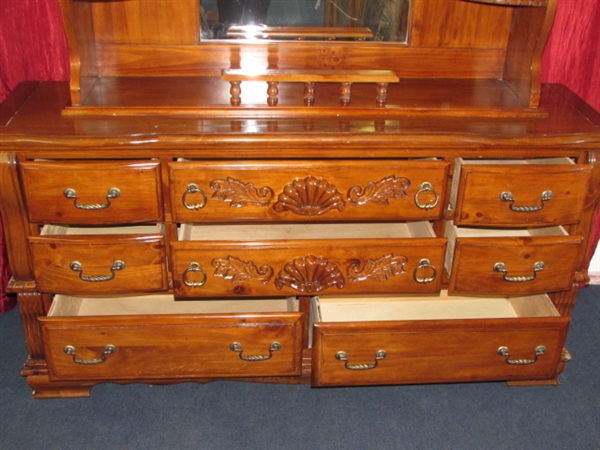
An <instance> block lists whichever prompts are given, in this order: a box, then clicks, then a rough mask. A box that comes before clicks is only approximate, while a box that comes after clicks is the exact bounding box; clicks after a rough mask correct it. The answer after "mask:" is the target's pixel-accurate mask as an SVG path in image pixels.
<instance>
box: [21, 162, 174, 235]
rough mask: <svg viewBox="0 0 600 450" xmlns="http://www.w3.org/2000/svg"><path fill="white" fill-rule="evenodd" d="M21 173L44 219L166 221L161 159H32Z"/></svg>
mask: <svg viewBox="0 0 600 450" xmlns="http://www.w3.org/2000/svg"><path fill="white" fill-rule="evenodd" d="M21 174H22V177H23V186H24V189H25V196H26V200H27V210H28V213H29V219H30V220H31V221H32V222H38V223H55V224H96V225H98V224H111V223H143V222H160V221H162V218H163V210H162V203H163V202H162V191H161V181H160V179H161V178H160V162H159V161H83V162H80V161H28V162H23V163H21Z"/></svg>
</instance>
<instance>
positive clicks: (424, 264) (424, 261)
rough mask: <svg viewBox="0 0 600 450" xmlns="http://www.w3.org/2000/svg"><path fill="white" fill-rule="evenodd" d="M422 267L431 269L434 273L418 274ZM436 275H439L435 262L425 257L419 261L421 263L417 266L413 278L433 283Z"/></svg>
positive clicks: (420, 281)
mask: <svg viewBox="0 0 600 450" xmlns="http://www.w3.org/2000/svg"><path fill="white" fill-rule="evenodd" d="M422 269H431V271H432V274H431V276H430V277H425V278H423V277H419V276H417V272H419V271H420V270H422ZM435 277H437V270H436V268H435V266H434V265H433V264H431V262H430V261H429V260H428V259H426V258H423V259H422V260H421V261H419V265H418V266H417V267H416V269H415V270H414V272H413V278H414V280H415V281H416V282H417V283H421V284H427V283H431V282H432V281H433V280H435Z"/></svg>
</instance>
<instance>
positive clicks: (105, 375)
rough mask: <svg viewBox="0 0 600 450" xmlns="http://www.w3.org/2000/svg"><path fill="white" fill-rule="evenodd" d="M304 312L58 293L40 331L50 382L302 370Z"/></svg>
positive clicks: (276, 304)
mask: <svg viewBox="0 0 600 450" xmlns="http://www.w3.org/2000/svg"><path fill="white" fill-rule="evenodd" d="M301 318H302V314H301V313H300V312H297V311H296V312H294V307H293V302H292V301H291V300H289V299H271V300H248V301H240V300H237V301H217V300H212V301H203V302H191V301H190V302H175V301H174V300H173V297H172V296H168V295H161V296H139V297H123V298H116V297H115V298H78V297H66V296H56V297H55V299H54V302H53V304H52V308H51V310H50V313H49V316H48V317H41V318H40V319H39V320H40V321H41V325H42V334H43V339H44V346H45V351H46V359H47V361H48V370H49V373H50V378H51V379H53V380H136V379H139V380H148V379H164V378H179V379H185V378H194V377H203V378H207V377H210V378H218V377H245V376H251V377H256V376H293V375H300V373H301V367H302V327H301Z"/></svg>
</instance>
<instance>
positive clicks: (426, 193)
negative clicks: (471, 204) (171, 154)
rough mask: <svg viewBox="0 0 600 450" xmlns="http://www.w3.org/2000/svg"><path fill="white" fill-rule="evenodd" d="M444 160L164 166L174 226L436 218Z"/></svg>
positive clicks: (442, 198) (442, 188) (442, 189)
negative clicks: (217, 223) (181, 223)
mask: <svg viewBox="0 0 600 450" xmlns="http://www.w3.org/2000/svg"><path fill="white" fill-rule="evenodd" d="M448 167H449V164H448V163H447V162H444V161H435V160H423V161H399V160H392V161H390V160H385V161H378V160H362V161H356V160H339V161H338V160H336V161H303V160H298V161H276V160H275V161H266V162H265V161H236V162H226V161H201V162H199V161H179V162H172V163H170V164H169V178H170V180H169V181H170V186H171V203H172V205H173V216H174V218H175V221H177V222H223V221H227V222H232V221H234V222H235V221H244V222H248V221H260V222H299V221H302V222H306V221H316V220H318V221H346V220H368V221H373V220H433V219H437V218H440V216H441V213H442V211H443V205H444V201H445V193H446V189H445V187H446V178H447V173H448Z"/></svg>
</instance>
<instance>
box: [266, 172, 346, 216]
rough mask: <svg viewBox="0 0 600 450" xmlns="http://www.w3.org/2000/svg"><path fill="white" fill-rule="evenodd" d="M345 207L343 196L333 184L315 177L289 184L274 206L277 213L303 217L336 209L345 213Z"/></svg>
mask: <svg viewBox="0 0 600 450" xmlns="http://www.w3.org/2000/svg"><path fill="white" fill-rule="evenodd" d="M345 207H346V202H345V201H344V197H343V195H342V194H340V192H339V191H338V190H337V188H336V187H335V186H334V185H333V184H330V183H329V182H328V181H327V180H325V179H323V178H315V177H313V176H309V177H306V178H304V179H303V180H301V179H296V180H295V181H294V182H293V183H291V184H288V185H287V186H286V187H285V188H283V192H282V193H281V194H279V197H278V198H277V202H276V203H275V205H274V209H275V211H277V212H283V211H292V212H294V213H296V214H299V215H302V216H318V215H321V214H325V213H327V212H328V211H331V210H334V209H337V210H338V211H343V210H344V208H345Z"/></svg>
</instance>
